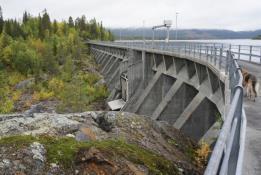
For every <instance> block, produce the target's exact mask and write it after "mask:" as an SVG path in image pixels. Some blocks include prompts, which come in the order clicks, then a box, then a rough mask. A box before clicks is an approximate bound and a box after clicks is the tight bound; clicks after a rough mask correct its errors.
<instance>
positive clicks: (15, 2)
mask: <svg viewBox="0 0 261 175" xmlns="http://www.w3.org/2000/svg"><path fill="white" fill-rule="evenodd" d="M1 6H2V8H3V11H4V17H5V18H14V17H16V18H19V17H20V18H21V15H22V13H23V12H24V11H25V10H27V11H29V12H30V13H31V14H33V15H38V13H39V12H41V11H42V10H43V9H45V8H46V9H47V10H48V12H49V13H50V15H51V17H52V18H56V19H58V20H63V19H68V17H69V16H73V17H74V18H76V17H78V16H81V15H83V14H84V15H85V16H86V17H87V19H91V18H94V17H95V18H96V19H97V20H98V21H103V23H104V25H105V26H107V27H141V26H142V21H143V20H145V21H146V23H145V24H146V26H147V27H148V26H152V25H156V24H161V23H162V21H163V20H164V19H171V20H173V21H175V13H176V12H177V11H178V12H179V13H180V14H179V17H178V25H179V27H180V28H212V29H213V28H215V29H232V30H253V29H259V28H261V20H260V19H261V13H260V11H261V1H260V0H247V1H246V0H218V1H213V0H194V1H193V0H132V1H130V0H95V1H91V0H55V1H54V0H44V1H42V0H23V1H21V0H1Z"/></svg>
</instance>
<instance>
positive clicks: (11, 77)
mask: <svg viewBox="0 0 261 175" xmlns="http://www.w3.org/2000/svg"><path fill="white" fill-rule="evenodd" d="M25 79H26V77H25V76H24V75H22V74H20V73H18V72H9V73H8V84H9V85H10V86H14V85H16V84H17V83H19V82H21V81H23V80H25Z"/></svg>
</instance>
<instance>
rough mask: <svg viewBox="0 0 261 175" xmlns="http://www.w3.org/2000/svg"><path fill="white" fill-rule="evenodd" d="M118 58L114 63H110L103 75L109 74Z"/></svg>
mask: <svg viewBox="0 0 261 175" xmlns="http://www.w3.org/2000/svg"><path fill="white" fill-rule="evenodd" d="M118 61H119V60H118V58H117V57H115V59H114V61H113V62H112V64H111V65H110V67H108V69H107V70H105V71H104V72H103V73H104V74H105V75H106V74H108V73H109V72H111V69H112V68H113V67H114V66H115V64H116V63H117V62H118Z"/></svg>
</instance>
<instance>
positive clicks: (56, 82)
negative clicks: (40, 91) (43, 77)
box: [48, 78, 64, 93]
mask: <svg viewBox="0 0 261 175" xmlns="http://www.w3.org/2000/svg"><path fill="white" fill-rule="evenodd" d="M48 87H49V89H50V90H51V91H53V92H55V93H57V92H60V91H61V90H62V89H63V88H64V83H63V81H62V80H60V79H58V78H52V79H51V80H50V81H49V83H48Z"/></svg>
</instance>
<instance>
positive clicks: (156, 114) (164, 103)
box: [152, 80, 183, 120]
mask: <svg viewBox="0 0 261 175" xmlns="http://www.w3.org/2000/svg"><path fill="white" fill-rule="evenodd" d="M182 83H183V82H182V81H180V80H176V81H175V83H174V84H173V85H172V87H171V88H170V89H169V91H168V93H167V94H166V96H165V98H164V99H163V100H162V101H161V103H160V104H159V105H158V107H157V108H156V110H155V111H154V112H153V114H152V118H153V119H154V120H157V119H158V117H159V116H160V114H161V113H162V111H163V110H164V109H165V107H166V106H167V105H168V103H169V102H170V101H171V99H172V98H173V96H174V95H175V94H176V92H177V91H178V90H179V88H180V87H181V85H182Z"/></svg>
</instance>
